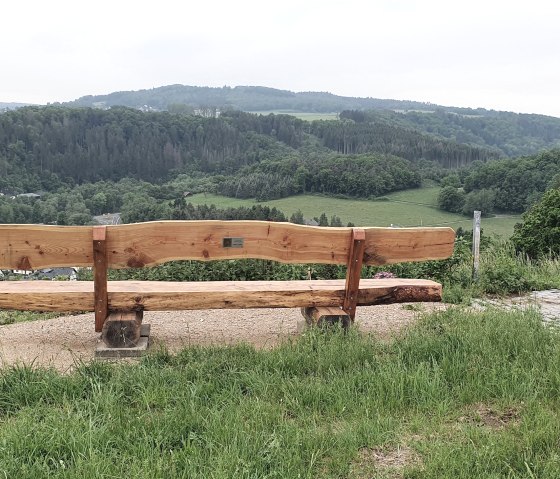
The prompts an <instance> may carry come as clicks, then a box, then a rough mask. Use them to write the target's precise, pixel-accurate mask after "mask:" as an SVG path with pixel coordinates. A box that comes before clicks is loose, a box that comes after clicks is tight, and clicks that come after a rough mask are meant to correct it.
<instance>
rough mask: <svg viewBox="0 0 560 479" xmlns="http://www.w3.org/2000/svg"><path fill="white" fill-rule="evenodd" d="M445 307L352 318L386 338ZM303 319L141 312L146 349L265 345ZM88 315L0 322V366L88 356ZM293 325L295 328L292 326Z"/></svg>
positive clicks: (61, 363)
mask: <svg viewBox="0 0 560 479" xmlns="http://www.w3.org/2000/svg"><path fill="white" fill-rule="evenodd" d="M442 308H445V305H444V304H441V303H414V304H412V305H406V304H391V305H383V306H364V307H360V308H359V310H358V315H357V318H356V323H357V324H358V327H359V328H360V330H361V331H363V332H366V333H371V334H375V335H376V336H378V337H380V338H383V339H386V338H388V337H390V336H391V335H392V334H395V333H397V332H399V331H401V330H402V329H403V328H404V327H406V326H407V325H409V324H410V323H411V322H412V321H414V319H415V318H416V317H417V316H418V314H419V313H421V312H428V311H433V310H438V309H442ZM303 321H304V319H303V317H302V315H301V313H300V311H299V310H298V309H253V310H223V309H222V310H205V311H173V312H147V313H145V314H144V322H145V323H149V324H151V341H152V346H150V347H151V348H154V347H157V346H158V345H164V346H165V347H166V348H167V349H168V350H170V351H177V350H179V349H181V348H184V347H187V346H189V345H194V344H203V345H209V344H236V343H248V344H252V345H254V346H255V347H258V348H268V347H273V346H275V345H277V344H278V343H279V342H281V341H285V340H287V339H289V338H293V337H295V336H297V335H298V334H299V333H298V329H299V330H301V324H302V322H303ZM93 324H94V320H93V314H92V313H89V314H81V315H76V316H64V317H60V318H55V319H48V320H40V321H33V322H26V323H17V324H10V325H5V326H0V367H6V366H10V365H13V364H32V365H34V366H52V367H55V368H56V369H58V370H60V371H65V372H66V371H71V370H72V369H73V367H74V366H75V364H76V363H77V362H81V361H90V360H91V359H93V357H94V351H95V347H96V345H97V343H98V341H99V340H100V339H99V335H98V334H96V333H95V332H94V330H93ZM298 325H299V327H298Z"/></svg>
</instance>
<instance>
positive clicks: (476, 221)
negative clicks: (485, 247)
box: [472, 211, 480, 281]
mask: <svg viewBox="0 0 560 479" xmlns="http://www.w3.org/2000/svg"><path fill="white" fill-rule="evenodd" d="M472 254H473V280H474V281H478V268H479V266H480V211H475V212H474V218H473V245H472Z"/></svg>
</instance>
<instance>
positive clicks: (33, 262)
mask: <svg viewBox="0 0 560 479" xmlns="http://www.w3.org/2000/svg"><path fill="white" fill-rule="evenodd" d="M92 265H93V252H92V250H91V226H49V225H0V269H25V270H31V269H42V268H52V267H57V266H59V267H63V266H92Z"/></svg>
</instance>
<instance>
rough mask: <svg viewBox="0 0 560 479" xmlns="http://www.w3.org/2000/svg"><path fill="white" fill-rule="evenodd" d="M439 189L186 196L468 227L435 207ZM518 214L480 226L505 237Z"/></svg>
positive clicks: (359, 221) (375, 220)
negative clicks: (382, 197) (352, 194)
mask: <svg viewBox="0 0 560 479" xmlns="http://www.w3.org/2000/svg"><path fill="white" fill-rule="evenodd" d="M438 191H439V188H435V187H432V188H419V189H415V190H407V191H399V192H397V193H392V194H389V195H387V198H388V199H389V200H388V201H370V200H347V199H340V198H330V197H326V196H317V195H300V196H292V197H289V198H282V199H280V200H273V201H267V202H263V203H257V202H256V201H255V200H252V199H251V200H240V199H236V198H227V197H223V196H215V195H210V194H198V195H194V196H193V197H191V198H189V201H191V202H192V203H193V204H195V205H199V204H215V205H216V206H217V207H219V208H226V207H237V206H250V205H254V204H262V205H268V206H271V207H272V206H275V207H276V208H278V209H279V210H281V211H283V212H284V214H286V215H287V216H288V217H289V216H290V215H291V214H292V213H294V212H296V211H297V210H298V209H300V210H301V211H302V213H303V215H304V216H305V218H313V217H318V216H320V215H321V213H323V212H324V213H326V214H327V216H329V218H330V217H331V216H332V215H337V216H339V217H340V218H341V220H342V222H343V223H344V224H346V223H348V222H352V223H354V224H355V225H356V226H391V225H394V226H450V227H452V228H454V229H457V228H459V227H462V228H463V229H472V219H470V218H467V217H465V216H462V215H458V214H454V213H447V212H445V211H441V210H438V209H437V208H436V207H435V204H436V197H437V194H438ZM519 221H520V217H519V216H515V215H507V216H497V217H494V218H483V219H482V228H483V230H484V232H485V233H486V234H498V235H501V236H503V237H509V236H511V234H512V233H513V226H514V225H515V223H518V222H519Z"/></svg>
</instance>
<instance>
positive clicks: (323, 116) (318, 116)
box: [250, 110, 338, 121]
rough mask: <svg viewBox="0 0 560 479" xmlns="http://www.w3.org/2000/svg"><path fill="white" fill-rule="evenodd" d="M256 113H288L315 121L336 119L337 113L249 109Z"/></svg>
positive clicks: (301, 118)
mask: <svg viewBox="0 0 560 479" xmlns="http://www.w3.org/2000/svg"><path fill="white" fill-rule="evenodd" d="M250 113H254V114H256V115H270V114H271V113H272V114H274V115H290V116H295V117H296V118H299V119H300V120H305V121H315V120H338V113H336V112H333V113H314V112H302V111H291V110H270V111H251V112H250Z"/></svg>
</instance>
